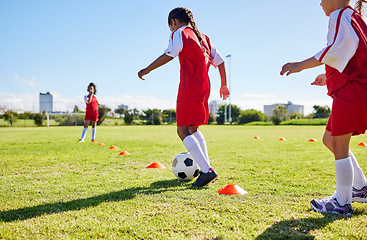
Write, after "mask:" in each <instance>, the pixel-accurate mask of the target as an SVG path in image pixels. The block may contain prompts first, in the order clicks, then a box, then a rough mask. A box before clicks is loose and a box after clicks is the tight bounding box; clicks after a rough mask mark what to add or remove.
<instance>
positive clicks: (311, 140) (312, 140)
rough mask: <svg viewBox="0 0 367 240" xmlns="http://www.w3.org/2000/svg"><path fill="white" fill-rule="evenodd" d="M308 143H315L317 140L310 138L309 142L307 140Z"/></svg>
mask: <svg viewBox="0 0 367 240" xmlns="http://www.w3.org/2000/svg"><path fill="white" fill-rule="evenodd" d="M308 141H309V142H317V140H316V139H314V138H311V139H310V140H308Z"/></svg>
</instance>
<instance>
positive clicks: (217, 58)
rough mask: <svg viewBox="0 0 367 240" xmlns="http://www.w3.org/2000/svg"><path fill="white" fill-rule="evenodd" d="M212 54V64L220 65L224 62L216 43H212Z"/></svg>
mask: <svg viewBox="0 0 367 240" xmlns="http://www.w3.org/2000/svg"><path fill="white" fill-rule="evenodd" d="M210 56H211V58H212V65H213V66H214V67H218V66H219V65H220V64H221V63H223V62H224V59H223V57H222V55H221V54H220V53H219V52H218V50H217V49H216V48H215V46H214V45H211V50H210Z"/></svg>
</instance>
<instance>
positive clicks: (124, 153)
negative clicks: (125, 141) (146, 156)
mask: <svg viewBox="0 0 367 240" xmlns="http://www.w3.org/2000/svg"><path fill="white" fill-rule="evenodd" d="M119 155H131V153H129V152H127V151H122V152H120V154H119Z"/></svg>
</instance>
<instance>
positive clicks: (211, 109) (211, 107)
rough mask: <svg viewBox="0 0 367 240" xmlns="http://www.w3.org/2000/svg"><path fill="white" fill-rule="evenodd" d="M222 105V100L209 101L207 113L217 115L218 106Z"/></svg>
mask: <svg viewBox="0 0 367 240" xmlns="http://www.w3.org/2000/svg"><path fill="white" fill-rule="evenodd" d="M223 105H224V102H223V101H211V102H210V103H209V113H213V115H214V116H215V117H218V116H219V115H218V110H219V107H220V106H223Z"/></svg>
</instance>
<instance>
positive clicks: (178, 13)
mask: <svg viewBox="0 0 367 240" xmlns="http://www.w3.org/2000/svg"><path fill="white" fill-rule="evenodd" d="M172 19H177V20H179V21H180V22H183V23H186V24H190V25H191V27H192V30H194V32H195V35H196V37H197V38H198V40H199V43H200V46H201V48H202V50H203V52H204V54H205V52H206V51H205V48H204V46H203V38H202V36H201V33H200V32H199V30H198V28H197V26H196V23H195V21H194V15H193V14H192V12H191V10H190V9H188V8H184V7H177V8H175V9H173V10H172V11H171V12H170V13H169V15H168V25H171V20H172Z"/></svg>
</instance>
